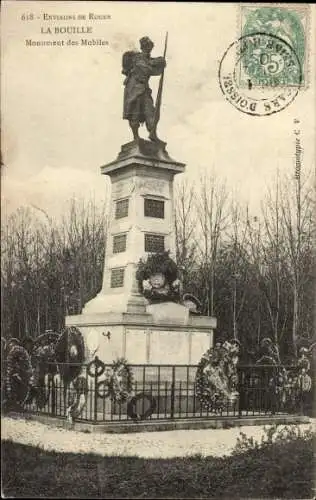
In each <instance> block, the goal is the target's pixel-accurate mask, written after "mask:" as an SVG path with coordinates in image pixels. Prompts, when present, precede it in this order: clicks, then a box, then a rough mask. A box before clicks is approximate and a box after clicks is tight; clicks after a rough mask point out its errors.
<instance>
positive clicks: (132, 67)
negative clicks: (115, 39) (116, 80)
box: [122, 36, 166, 141]
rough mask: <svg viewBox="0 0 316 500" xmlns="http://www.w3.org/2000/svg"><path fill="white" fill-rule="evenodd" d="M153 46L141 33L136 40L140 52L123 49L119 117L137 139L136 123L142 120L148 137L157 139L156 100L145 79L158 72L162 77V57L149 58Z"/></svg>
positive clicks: (153, 139) (157, 116)
mask: <svg viewBox="0 0 316 500" xmlns="http://www.w3.org/2000/svg"><path fill="white" fill-rule="evenodd" d="M153 47H154V44H153V42H152V41H151V40H150V38H148V37H147V36H144V37H143V38H141V39H140V48H141V52H135V51H129V52H125V53H124V54H123V59H122V66H123V69H122V73H123V74H124V75H125V76H126V78H125V80H124V85H125V89H124V112H123V119H124V120H128V121H129V125H130V127H131V129H132V132H133V136H134V140H136V141H137V140H138V139H139V135H138V129H139V125H140V124H143V123H145V124H146V128H147V130H148V132H149V139H150V140H152V141H159V139H158V137H157V133H156V127H157V122H158V119H159V111H160V110H159V109H158V108H160V102H159V103H158V102H157V104H156V106H154V102H153V98H152V95H151V94H152V91H151V89H150V88H149V84H148V82H149V78H150V77H151V76H158V75H162V77H163V72H164V68H165V66H166V61H165V58H164V57H150V54H151V51H152V49H153ZM161 80H162V78H161ZM161 84H162V82H161ZM160 99H161V91H160ZM157 100H158V99H157Z"/></svg>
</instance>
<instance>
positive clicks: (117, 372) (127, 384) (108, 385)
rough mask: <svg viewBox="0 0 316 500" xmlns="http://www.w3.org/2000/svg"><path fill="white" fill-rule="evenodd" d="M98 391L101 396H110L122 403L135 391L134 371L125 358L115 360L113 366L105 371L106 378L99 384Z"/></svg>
mask: <svg viewBox="0 0 316 500" xmlns="http://www.w3.org/2000/svg"><path fill="white" fill-rule="evenodd" d="M90 371H91V370H90ZM96 391H97V394H98V396H99V397H100V398H102V399H105V398H107V397H110V398H111V399H112V400H113V401H116V402H120V403H122V402H124V401H126V400H127V399H128V398H129V397H130V395H131V393H132V391H133V372H132V370H131V368H130V366H129V365H128V362H127V360H126V359H125V358H118V359H117V360H116V361H113V365H112V367H111V368H108V369H107V370H106V372H105V379H104V380H102V381H100V382H99V383H98V384H97V387H96Z"/></svg>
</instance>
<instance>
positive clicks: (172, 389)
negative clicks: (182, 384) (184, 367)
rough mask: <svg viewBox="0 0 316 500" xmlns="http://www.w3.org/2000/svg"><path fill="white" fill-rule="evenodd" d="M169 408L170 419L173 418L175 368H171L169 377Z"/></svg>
mask: <svg viewBox="0 0 316 500" xmlns="http://www.w3.org/2000/svg"><path fill="white" fill-rule="evenodd" d="M171 377H172V378H171V406H170V418H173V417H174V402H175V401H174V399H175V379H176V367H175V366H173V367H172V375H171Z"/></svg>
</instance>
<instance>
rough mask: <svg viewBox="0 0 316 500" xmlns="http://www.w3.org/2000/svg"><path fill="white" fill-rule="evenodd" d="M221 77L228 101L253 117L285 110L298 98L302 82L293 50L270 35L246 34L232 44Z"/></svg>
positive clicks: (299, 68) (224, 60)
mask: <svg viewBox="0 0 316 500" xmlns="http://www.w3.org/2000/svg"><path fill="white" fill-rule="evenodd" d="M218 76H219V84H220V88H221V90H222V92H223V94H224V96H225V98H226V99H227V100H228V101H229V102H230V103H231V104H232V105H233V106H235V108H237V109H238V110H239V111H242V112H243V113H246V114H249V115H253V116H267V115H272V114H274V113H277V112H279V111H282V109H284V108H286V107H287V106H288V105H289V104H290V103H291V102H292V101H293V100H294V99H295V97H296V96H297V94H298V91H299V88H300V86H301V83H302V70H301V64H300V60H299V58H298V56H297V54H296V52H295V51H294V49H293V48H292V47H291V45H289V44H288V43H287V42H286V41H284V40H282V39H281V38H279V37H277V36H274V35H271V34H267V33H253V34H249V35H245V36H242V37H241V38H239V39H238V40H236V41H235V42H233V43H232V44H231V45H230V46H229V47H228V49H227V50H226V52H225V54H224V55H223V58H222V60H221V62H220V66H219V73H218Z"/></svg>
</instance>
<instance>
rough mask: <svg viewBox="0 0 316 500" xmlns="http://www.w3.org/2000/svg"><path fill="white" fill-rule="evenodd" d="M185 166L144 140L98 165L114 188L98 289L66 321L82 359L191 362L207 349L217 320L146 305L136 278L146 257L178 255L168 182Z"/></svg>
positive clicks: (175, 307)
mask: <svg viewBox="0 0 316 500" xmlns="http://www.w3.org/2000/svg"><path fill="white" fill-rule="evenodd" d="M184 169H185V165H184V164H183V163H179V162H176V161H174V160H173V159H172V158H170V156H169V155H168V153H167V151H166V148H165V143H161V142H159V143H153V142H150V141H145V140H143V139H140V140H139V141H137V142H136V141H133V142H130V143H128V144H125V145H123V146H122V148H121V152H120V153H119V155H118V157H117V159H116V160H115V161H113V162H111V163H108V164H107V165H104V166H103V167H101V173H102V174H104V175H108V176H109V177H110V179H111V183H112V197H111V214H110V224H109V229H108V233H107V241H106V251H105V266H104V274H103V285H102V290H101V292H100V293H99V294H98V295H97V296H96V297H95V298H93V299H92V300H91V301H89V302H88V303H87V304H86V305H85V307H84V309H83V311H82V314H81V315H78V316H68V317H67V318H66V324H67V325H69V326H70V325H73V326H77V327H78V328H80V330H81V331H82V332H83V333H84V335H85V339H86V344H87V358H90V357H91V356H93V355H95V354H97V355H98V356H99V358H100V359H102V360H103V361H104V362H109V363H110V362H112V360H113V359H115V358H117V357H120V356H124V357H126V358H127V359H128V361H129V362H130V363H136V364H137V363H150V364H162V363H166V364H194V363H197V362H198V361H199V359H200V357H201V355H202V353H203V352H205V350H206V349H208V348H209V347H210V346H211V345H212V335H213V329H214V328H215V326H216V321H215V319H214V318H209V317H198V316H189V312H188V309H187V308H185V307H184V306H182V305H179V304H174V303H164V304H159V305H158V304H157V305H149V304H148V301H147V300H146V299H145V298H144V297H143V296H142V295H141V294H140V293H139V291H138V284H137V282H136V277H135V275H136V269H137V264H138V261H139V259H140V258H141V257H145V256H146V255H147V254H148V253H152V252H161V251H163V250H169V251H170V256H171V257H172V258H175V231H174V200H173V179H174V176H175V175H176V174H178V173H182V172H184Z"/></svg>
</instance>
